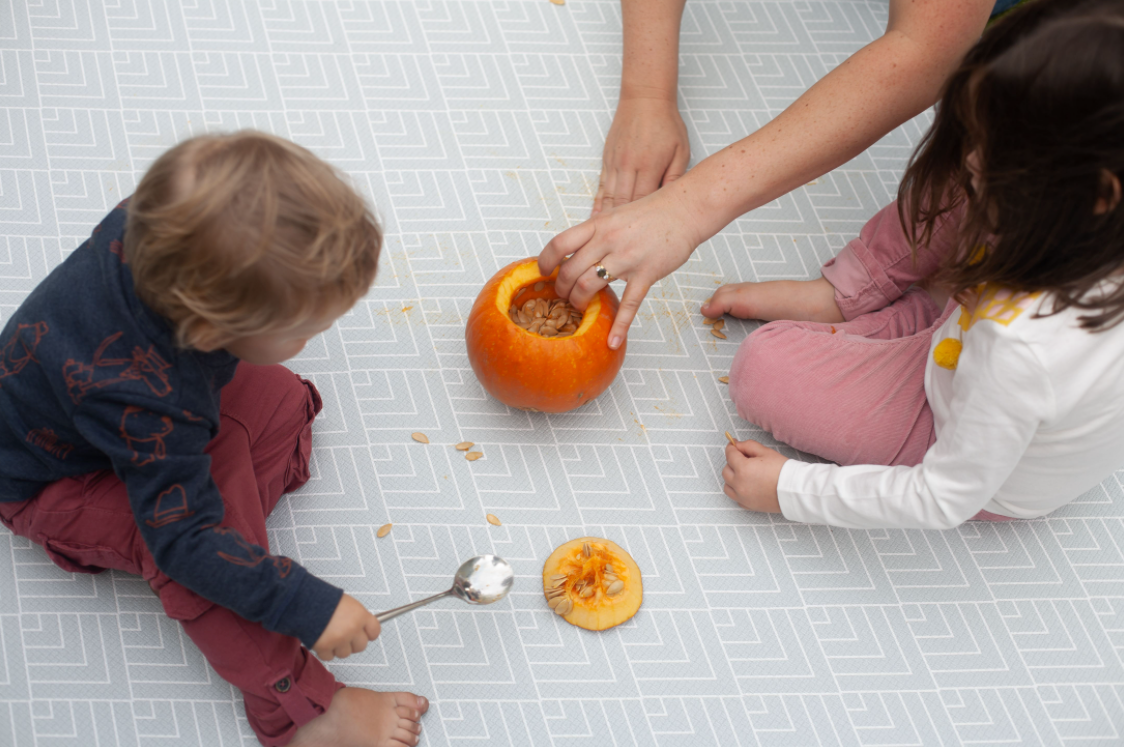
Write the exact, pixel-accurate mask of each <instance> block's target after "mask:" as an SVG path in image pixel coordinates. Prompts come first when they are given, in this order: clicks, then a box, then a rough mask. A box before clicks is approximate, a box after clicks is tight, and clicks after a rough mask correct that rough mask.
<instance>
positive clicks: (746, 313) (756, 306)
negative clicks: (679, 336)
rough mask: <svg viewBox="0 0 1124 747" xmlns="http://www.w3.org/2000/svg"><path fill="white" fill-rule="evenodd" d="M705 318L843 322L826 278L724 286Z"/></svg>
mask: <svg viewBox="0 0 1124 747" xmlns="http://www.w3.org/2000/svg"><path fill="white" fill-rule="evenodd" d="M702 313H703V316H706V317H710V318H712V319H713V318H714V317H719V316H722V315H723V314H729V315H731V316H735V317H737V318H739V319H764V320H765V321H770V322H771V321H774V320H776V319H789V320H792V321H797V322H827V323H834V322H842V321H843V314H842V313H841V312H840V311H839V306H838V305H837V304H836V303H835V286H833V285H832V284H831V283H829V282H828V281H827V280H826V279H825V278H822V277H821V278H816V279H815V280H770V281H767V282H764V283H731V284H729V285H723V286H722V287H721V288H719V289H718V290H717V291H715V293H714V297H713V298H711V299H710V300H709V301H707V302H706V303H704V304H703V305H702Z"/></svg>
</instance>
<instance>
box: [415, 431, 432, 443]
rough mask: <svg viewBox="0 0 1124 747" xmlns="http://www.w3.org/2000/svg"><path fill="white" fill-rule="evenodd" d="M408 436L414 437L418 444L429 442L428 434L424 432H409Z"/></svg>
mask: <svg viewBox="0 0 1124 747" xmlns="http://www.w3.org/2000/svg"><path fill="white" fill-rule="evenodd" d="M410 438H412V439H414V440H415V441H417V442H418V443H419V444H427V443H429V436H427V435H425V434H424V433H411V434H410Z"/></svg>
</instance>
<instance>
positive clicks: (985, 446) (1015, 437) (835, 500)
mask: <svg viewBox="0 0 1124 747" xmlns="http://www.w3.org/2000/svg"><path fill="white" fill-rule="evenodd" d="M1043 306H1044V308H1045V309H1046V310H1047V311H1048V310H1049V309H1050V308H1051V307H1052V297H1051V296H1049V295H1047V294H1011V293H1010V292H1008V291H1005V290H1003V289H996V288H994V287H990V286H989V287H988V288H986V289H985V290H984V292H983V293H982V294H981V295H980V300H979V302H978V303H975V304H973V307H974V308H973V310H971V311H970V310H968V309H967V308H965V307H963V306H961V307H960V308H959V309H958V310H956V311H954V312H953V313H952V315H951V316H950V317H949V319H948V320H947V321H946V322H945V323H944V324H943V325H942V326H941V327H940V329H938V330H937V332H936V333H935V334H934V335H933V340H932V343H931V345H930V349H929V359H928V365H927V366H926V370H925V395H926V397H927V398H928V401H929V405H930V406H931V407H932V410H933V421H934V425H935V428H936V434H937V440H936V443H934V444H933V446H932V447H931V448H930V449H929V450H928V452H926V454H925V458H924V459H923V461H922V462H921V464H919V465H917V466H914V467H904V466H899V467H884V466H875V465H855V466H849V467H840V466H838V465H834V464H810V463H807V462H800V461H797V460H793V459H790V460H789V461H787V462H786V463H785V464H784V467H783V468H782V469H781V474H780V481H779V484H778V486H777V494H778V497H779V499H780V507H781V511H782V513H783V514H784V515H785V517H787V518H789V519H792V520H794V521H801V522H806V523H813V524H832V525H835V526H842V527H856V528H865V527H902V528H922V529H947V528H949V527H954V526H957V525H958V524H960V523H962V522H964V521H966V520H967V519H970V518H971V517H972V516H974V515H975V514H976V513H977V512H979V511H980V509H985V510H987V511H990V512H992V513H996V514H1001V515H1004V516H1010V517H1013V518H1019V519H1030V518H1034V517H1037V516H1043V515H1044V514H1048V513H1050V512H1051V511H1053V510H1054V509H1056V508H1058V507H1059V506H1062V505H1065V504H1066V503H1069V502H1070V501H1072V500H1073V499H1074V498H1076V497H1077V496H1079V495H1081V494H1082V493H1084V492H1085V491H1087V490H1089V489H1091V488H1093V487H1094V486H1096V485H1097V484H1098V483H1100V482H1101V481H1102V480H1104V479H1105V478H1106V477H1108V476H1109V475H1110V474H1112V472H1113V471H1114V470H1117V469H1120V467H1121V466H1124V323H1122V324H1118V325H1116V326H1115V327H1112V328H1111V329H1108V330H1105V331H1103V332H1090V331H1087V330H1084V329H1081V328H1080V326H1079V322H1078V317H1080V316H1081V315H1082V314H1083V313H1087V312H1082V311H1081V310H1080V309H1074V308H1069V309H1066V310H1065V311H1063V312H1061V313H1059V314H1055V315H1053V316H1046V317H1041V318H1035V316H1034V315H1035V312H1036V311H1038V310H1039V309H1040V308H1043ZM947 338H954V339H958V340H961V341H962V344H963V349H962V351H961V353H960V357H959V360H958V362H957V365H956V368H955V369H952V370H949V369H946V368H942V367H940V366H938V365H936V363H935V362H934V359H933V351H934V350H935V349H936V346H937V345H938V344H940V343H941V342H942V341H943V340H945V339H947Z"/></svg>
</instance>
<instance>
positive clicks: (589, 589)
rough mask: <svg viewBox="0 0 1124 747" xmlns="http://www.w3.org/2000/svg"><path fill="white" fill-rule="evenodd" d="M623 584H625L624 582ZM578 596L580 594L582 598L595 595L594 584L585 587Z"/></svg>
mask: <svg viewBox="0 0 1124 747" xmlns="http://www.w3.org/2000/svg"><path fill="white" fill-rule="evenodd" d="M622 586H623V584H622ZM578 596H580V597H581V598H582V599H589V598H590V597H591V596H593V587H592V586H587V587H585V588H584V589H582V593H581V594H579V595H578Z"/></svg>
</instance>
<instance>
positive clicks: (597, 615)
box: [542, 537, 644, 630]
mask: <svg viewBox="0 0 1124 747" xmlns="http://www.w3.org/2000/svg"><path fill="white" fill-rule="evenodd" d="M587 546H588V548H589V554H588V555H587V554H586V547H587ZM542 573H543V593H544V594H550V592H551V591H552V590H556V589H558V588H563V589H565V593H566V595H567V596H568V597H569V599H570V601H571V603H572V604H573V609H572V610H570V611H569V612H568V613H567V614H565V615H563V616H562V617H563V619H565V620H566V622H568V623H570V624H571V625H576V626H578V627H579V628H585V629H586V630H607V629H608V628H612V627H614V626H616V625H620V624H621V623H623V622H625V621H626V620H629V619H631V618H632V616H633V615H635V614H636V612H637V610H639V609H640V604H641V602H642V601H643V599H644V586H643V583H642V581H641V577H640V567H639V566H637V565H636V561H634V560H633V559H632V556H631V555H629V554H628V553H627V552H625V550H624V549H623V548H622V547H620V546H619V545H617V544H616V543H615V542H611V541H609V540H607V539H603V538H601V537H582V538H580V539H576V540H571V541H570V542H567V543H565V544H563V545H561V546H559V547H558V548H557V549H556V550H555V551H554V552H553V553H551V555H550V557H549V558H547V560H546V563H545V564H544V565H543V571H542ZM563 575H564V576H566V580H565V581H563V582H562V583H561V585H560V586H555V583H556V580H555V579H556V577H558V576H563ZM607 575H608V578H607V577H606V576H607ZM614 578H615V580H619V581H622V582H623V583H624V588H623V589H622V590H621V591H620V592H619V593H616V594H609V593H608V589H609V587H610V586H611V583H612V582H611V580H610V579H614ZM587 588H592V589H593V593H592V594H591V595H589V596H585V597H583V596H582V591H583V590H585V589H587Z"/></svg>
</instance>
